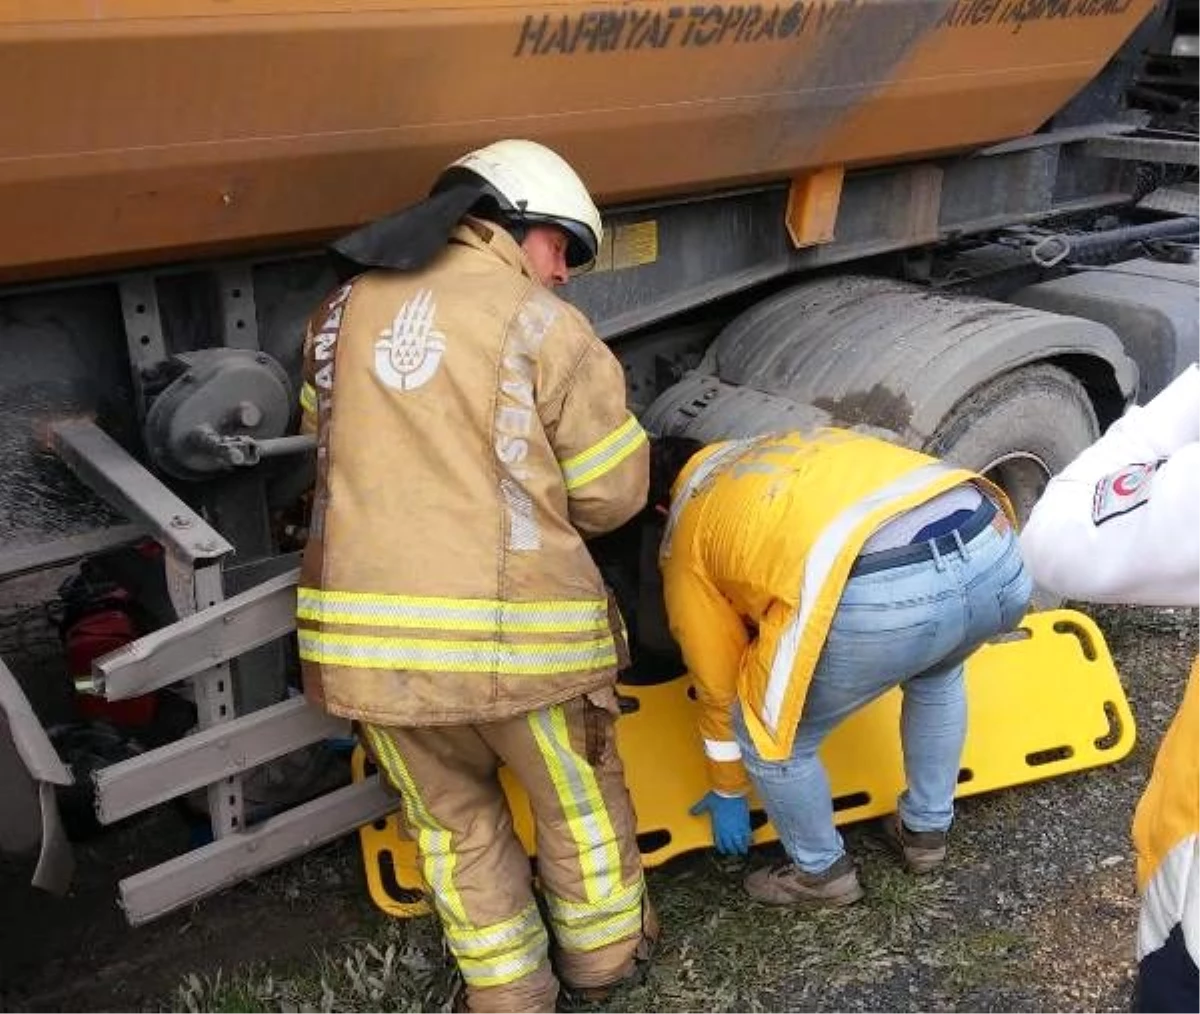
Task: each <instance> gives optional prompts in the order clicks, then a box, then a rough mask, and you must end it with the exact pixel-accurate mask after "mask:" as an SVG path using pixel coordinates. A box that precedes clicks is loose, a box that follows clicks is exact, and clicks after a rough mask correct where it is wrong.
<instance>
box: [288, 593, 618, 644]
mask: <svg viewBox="0 0 1200 1014" xmlns="http://www.w3.org/2000/svg"><path fill="white" fill-rule="evenodd" d="M296 618H297V619H300V620H311V621H313V622H316V623H335V624H340V625H344V626H363V627H416V628H419V629H426V628H429V627H434V628H437V629H439V630H470V631H477V632H481V633H499V632H500V631H509V632H512V631H520V632H522V633H524V632H530V633H549V634H576V633H591V634H603V633H605V632H606V631H607V630H608V603H607V602H605V601H604V600H603V599H584V600H581V601H575V602H501V601H499V600H497V599H453V598H443V597H438V596H432V595H378V594H373V593H368V592H352V591H324V590H322V589H320V588H301V589H299V591H298V592H297V595H296Z"/></svg>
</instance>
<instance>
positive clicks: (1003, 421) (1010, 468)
mask: <svg viewBox="0 0 1200 1014" xmlns="http://www.w3.org/2000/svg"><path fill="white" fill-rule="evenodd" d="M1099 435H1100V426H1099V423H1098V422H1097V420H1096V412H1095V409H1094V408H1093V407H1092V403H1091V400H1090V399H1089V398H1088V395H1087V391H1086V390H1085V389H1084V386H1083V384H1081V383H1080V382H1079V381H1078V380H1076V379H1075V377H1073V376H1072V375H1071V374H1070V373H1068V372H1067V371H1066V370H1063V369H1061V368H1059V367H1057V366H1051V365H1049V364H1046V363H1039V364H1036V365H1032V366H1023V367H1021V368H1020V369H1016V370H1012V371H1010V372H1008V373H1004V374H1001V375H1000V376H999V377H996V378H995V379H994V380H991V381H989V382H988V383H986V384H984V385H982V386H981V387H978V388H976V389H975V390H974V391H972V392H971V393H970V394H968V395H967V396H966V397H965V398H963V399H962V400H961V401H959V402H958V403H957V404H956V405H955V406H954V408H952V409H951V410H950V412H949V413H948V414H947V415H946V416H945V417H944V418H943V419H942V422H941V424H940V425H939V426H938V428H937V430H936V431H935V432H934V435H933V437H932V438H931V439H930V440H929V441H928V443H927V444H926V447H925V450H926V451H927V452H928V453H930V454H932V455H935V456H936V457H941V458H945V459H947V460H948V461H952V462H954V463H955V464H958V465H962V466H963V467H965V468H971V469H973V470H975V471H977V472H979V473H981V474H982V475H985V476H986V477H987V478H989V479H991V480H992V481H993V482H995V483H996V485H998V486H1000V487H1001V488H1002V489H1003V490H1004V492H1005V493H1007V494H1008V497H1009V499H1010V500H1011V501H1012V505H1013V509H1014V510H1015V511H1016V514H1017V519H1018V521H1019V522H1020V523H1021V524H1024V523H1025V521H1026V519H1027V518H1028V517H1029V512H1030V511H1031V510H1033V505H1034V504H1035V503H1036V502H1037V500H1038V497H1040V496H1041V495H1042V492H1043V491H1044V490H1045V488H1046V483H1047V482H1049V480H1050V476H1052V475H1054V474H1056V473H1057V472H1060V471H1062V469H1063V468H1064V467H1065V466H1066V465H1067V464H1068V463H1069V462H1070V461H1071V460H1072V459H1073V458H1074V457H1075V456H1076V455H1077V454H1079V452H1080V451H1082V450H1083V449H1084V448H1085V447H1087V446H1088V445H1089V444H1091V443H1092V442H1093V441H1095V440H1096V438H1097V437H1099Z"/></svg>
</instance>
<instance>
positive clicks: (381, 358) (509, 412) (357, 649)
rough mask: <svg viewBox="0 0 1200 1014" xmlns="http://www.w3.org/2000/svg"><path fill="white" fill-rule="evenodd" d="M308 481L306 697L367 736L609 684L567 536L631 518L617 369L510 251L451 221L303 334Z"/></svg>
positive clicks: (498, 238)
mask: <svg viewBox="0 0 1200 1014" xmlns="http://www.w3.org/2000/svg"><path fill="white" fill-rule="evenodd" d="M301 402H302V407H303V409H304V423H303V426H304V428H307V429H314V428H315V430H316V432H317V440H318V447H317V473H318V474H317V483H316V487H315V490H314V506H313V517H312V521H311V526H310V539H309V543H308V545H307V547H306V550H305V554H304V561H303V566H302V571H301V582H300V589H299V595H298V607H297V614H296V615H297V625H298V631H297V636H298V640H299V645H300V656H301V660H302V662H303V664H304V677H305V689H306V692H307V693H308V694H309V695H310V696H311V697H312V698H313V699H314V700H315V701H317V702H318V703H321V704H323V705H324V706H325V707H326V708H327V709H328V710H330V711H332V712H334V713H336V714H339V715H344V716H346V717H350V718H360V719H363V720H366V721H369V722H372V723H374V724H378V725H438V724H454V723H471V722H482V721H491V720H497V719H502V718H506V717H509V716H512V715H514V714H520V713H523V712H526V711H531V710H536V709H538V708H541V707H544V706H546V705H549V704H553V703H557V702H559V701H564V700H567V699H569V698H570V697H573V696H576V695H578V694H580V693H584V692H587V691H589V690H593V689H597V688H599V687H601V686H603V685H606V684H607V683H611V682H612V680H613V679H614V676H615V672H616V669H617V667H618V663H619V661H620V660H621V658H622V657H623V655H624V653H625V645H624V640H623V639H624V630H623V627H622V625H621V622H620V619H619V617H618V615H617V613H616V610H615V609H614V608H612V607H610V604H609V601H608V596H607V595H606V592H605V589H604V585H603V582H602V581H601V578H600V575H599V573H598V571H597V569H596V567H595V565H594V564H593V562H592V560H591V557H590V556H589V554H588V551H587V548H586V547H585V545H584V543H583V538H582V536H584V535H589V534H593V533H601V532H605V531H608V530H610V529H612V528H615V527H617V526H618V525H620V524H622V523H623V522H624V521H626V520H627V519H628V518H629V517H631V516H632V515H633V514H634V513H636V512H637V511H638V510H639V509H640V508H641V507H642V505H643V504H644V502H645V496H646V485H647V457H648V455H647V445H646V436H645V434H644V433H643V431H642V429H641V427H640V426H639V425H638V423H637V420H636V419H635V418H634V417H633V416H632V415H631V414H630V413H629V411H628V410H627V408H626V403H625V380H624V374H623V371H622V369H621V366H620V364H619V363H618V362H617V360H616V358H615V357H614V356H613V354H612V353H611V352H610V351H609V349H608V348H607V347H606V346H605V345H604V344H603V342H601V341H600V340H599V339H598V338H597V337H596V335H595V334H594V332H593V331H592V329H591V327H590V326H589V325H588V324H587V321H586V320H585V319H584V318H583V317H582V316H581V315H580V314H579V313H578V312H577V311H576V310H574V309H573V308H572V307H570V306H569V305H568V304H566V303H564V302H563V301H561V300H560V299H558V298H557V297H555V296H554V295H553V294H552V293H551V292H549V291H548V290H547V289H545V288H543V287H542V286H541V285H539V284H537V283H536V282H535V281H534V279H533V277H532V275H531V272H530V269H529V267H528V264H527V262H526V261H525V258H524V254H523V253H522V251H521V249H520V247H519V246H518V245H517V244H516V243H515V242H514V241H513V239H512V238H511V237H510V236H509V235H508V234H507V233H505V232H503V231H501V230H498V229H495V228H493V227H491V226H489V225H487V224H486V223H483V222H474V221H469V222H467V223H465V224H463V225H462V226H460V227H459V228H458V230H457V231H456V232H455V234H454V236H453V237H452V239H451V241H450V243H449V244H448V246H447V248H446V250H445V252H444V253H443V254H442V255H440V256H439V257H438V258H437V259H436V260H435V261H434V262H433V264H432V265H431V266H429V267H428V268H426V269H423V270H422V271H419V272H412V273H401V272H370V273H368V274H365V275H362V276H360V277H359V278H357V279H356V280H355V281H354V282H353V283H352V284H351V285H348V286H345V287H343V288H342V289H341V290H339V291H338V292H337V293H335V294H334V295H333V296H331V297H330V299H328V300H327V301H326V303H325V304H324V306H323V307H322V308H321V310H320V311H319V312H318V313H317V314H316V315H315V316H314V317H313V320H312V322H311V324H310V327H309V332H308V334H307V336H306V340H305V369H304V384H303V386H302V389H301Z"/></svg>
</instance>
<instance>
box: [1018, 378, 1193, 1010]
mask: <svg viewBox="0 0 1200 1014" xmlns="http://www.w3.org/2000/svg"><path fill="white" fill-rule="evenodd" d="M1021 542H1022V545H1023V546H1024V549H1025V554H1026V557H1027V558H1028V560H1029V567H1030V570H1031V572H1032V573H1033V575H1034V578H1035V580H1036V581H1037V583H1038V584H1039V585H1042V586H1043V587H1046V588H1048V589H1050V590H1052V591H1054V592H1056V593H1058V594H1060V595H1065V596H1069V597H1070V598H1073V599H1082V600H1084V601H1091V602H1128V603H1132V604H1139V605H1150V606H1196V605H1200V369H1198V368H1197V366H1196V365H1195V364H1193V365H1191V366H1189V367H1188V368H1187V369H1186V370H1185V371H1184V372H1183V373H1182V374H1181V375H1180V376H1179V377H1178V378H1176V380H1175V381H1174V382H1173V383H1172V384H1170V385H1169V386H1168V387H1167V388H1166V389H1165V390H1164V391H1162V392H1161V393H1160V394H1159V395H1158V396H1157V397H1155V398H1154V399H1153V400H1151V401H1150V402H1149V403H1148V404H1146V405H1144V406H1140V407H1135V408H1132V409H1130V410H1129V411H1128V412H1127V413H1126V414H1125V415H1124V416H1123V417H1122V418H1121V419H1119V420H1118V421H1117V422H1115V423H1114V424H1113V425H1112V426H1111V427H1110V428H1109V430H1108V432H1106V433H1105V434H1104V436H1103V437H1101V438H1100V440H1098V441H1097V442H1096V443H1094V444H1093V445H1092V446H1091V447H1089V448H1088V449H1087V450H1085V451H1084V452H1083V453H1082V454H1080V455H1079V457H1078V458H1076V459H1075V460H1074V461H1073V462H1071V464H1069V465H1068V466H1067V467H1066V468H1065V469H1063V471H1062V473H1061V474H1059V475H1057V476H1055V477H1054V478H1053V479H1052V480H1051V481H1050V485H1049V486H1048V487H1047V489H1046V492H1045V494H1044V495H1043V496H1042V498H1041V499H1040V500H1039V501H1038V503H1037V505H1036V506H1035V507H1034V509H1033V514H1032V515H1031V516H1030V519H1029V524H1028V525H1027V526H1026V529H1025V532H1024V533H1023V534H1022V537H1021ZM1198 678H1200V677H1197V667H1196V665H1194V664H1193V666H1192V673H1191V676H1190V678H1189V679H1188V684H1187V689H1186V691H1185V692H1184V697H1183V703H1182V704H1181V705H1180V708H1179V711H1178V713H1177V714H1176V716H1175V719H1174V721H1173V722H1172V723H1171V727H1170V729H1169V730H1168V731H1167V734H1166V736H1165V737H1164V738H1163V742H1162V745H1161V747H1160V748H1159V751H1158V757H1157V758H1156V760H1155V762H1154V772H1153V774H1152V775H1151V777H1150V784H1149V785H1148V786H1147V787H1146V791H1145V794H1144V795H1143V796H1142V800H1141V802H1140V803H1139V804H1138V808H1137V813H1136V815H1135V817H1134V822H1133V839H1134V845H1135V847H1136V849H1137V857H1138V869H1137V877H1138V888H1139V890H1140V891H1141V893H1142V911H1141V921H1140V924H1139V927H1138V938H1137V957H1138V987H1137V999H1136V1009H1138V1010H1145V1011H1194V1010H1196V1009H1197V1006H1198V1005H1200V987H1198V985H1197V971H1196V965H1197V955H1198V954H1200V840H1198V839H1197V827H1198V820H1197V815H1198V809H1200V777H1198V775H1197V766H1198V765H1200V701H1198V700H1197V685H1196V684H1197V679H1198Z"/></svg>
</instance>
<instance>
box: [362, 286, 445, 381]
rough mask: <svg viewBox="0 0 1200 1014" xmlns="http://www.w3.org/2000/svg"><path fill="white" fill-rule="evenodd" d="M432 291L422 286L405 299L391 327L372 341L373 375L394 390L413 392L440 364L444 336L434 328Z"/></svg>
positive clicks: (435, 309) (427, 379)
mask: <svg viewBox="0 0 1200 1014" xmlns="http://www.w3.org/2000/svg"><path fill="white" fill-rule="evenodd" d="M436 312H437V306H436V304H435V303H434V301H433V293H432V292H430V291H429V290H428V289H422V290H421V291H420V292H418V293H417V294H416V295H415V296H413V298H412V299H409V300H406V301H405V302H404V303H403V304H402V305H401V307H400V309H399V311H398V312H397V313H396V317H395V319H394V320H393V321H392V326H391V327H388V328H384V329H383V330H382V331H380V332H379V341H377V342H376V343H375V376H377V377H378V378H379V379H380V380H381V381H383V383H385V384H386V385H387V386H388V387H390V388H393V389H394V390H397V391H414V390H416V389H417V388H418V387H420V386H422V385H423V384H426V383H428V382H429V379H430V378H431V377H432V376H433V375H434V374H435V373H437V369H438V367H439V366H440V365H441V363H442V353H444V352H445V351H446V336H445V335H444V334H442V333H441V332H440V331H438V330H437V329H436V328H435V327H434V320H433V318H434V314H435V313H436Z"/></svg>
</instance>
